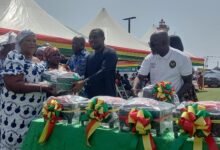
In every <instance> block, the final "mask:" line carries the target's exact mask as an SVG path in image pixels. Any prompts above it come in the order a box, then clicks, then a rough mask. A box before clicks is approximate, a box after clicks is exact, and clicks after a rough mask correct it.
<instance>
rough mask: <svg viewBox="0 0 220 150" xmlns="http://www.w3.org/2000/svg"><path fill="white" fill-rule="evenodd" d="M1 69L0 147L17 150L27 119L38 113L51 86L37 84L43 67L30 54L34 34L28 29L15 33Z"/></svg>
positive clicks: (30, 119)
mask: <svg viewBox="0 0 220 150" xmlns="http://www.w3.org/2000/svg"><path fill="white" fill-rule="evenodd" d="M16 40H17V43H16V48H15V50H13V51H11V52H10V53H9V54H8V56H7V58H6V60H5V62H4V70H3V72H2V74H3V77H4V83H5V86H4V87H3V93H2V94H1V96H2V110H1V114H2V125H1V143H0V149H1V150H19V149H20V147H21V143H22V140H23V137H24V136H25V133H26V132H27V130H28V127H29V125H30V123H31V121H32V120H33V119H35V118H37V117H38V116H39V114H40V112H41V108H42V104H43V101H44V100H45V99H46V92H48V93H51V92H52V91H53V88H52V87H50V86H48V85H45V84H42V83H39V82H40V79H41V74H42V73H43V71H44V69H45V68H44V66H43V65H42V64H41V63H39V62H40V61H39V60H38V59H37V58H35V57H33V54H34V52H35V50H36V36H35V34H34V33H33V32H31V31H30V30H24V31H21V32H20V33H19V34H18V35H17V38H16Z"/></svg>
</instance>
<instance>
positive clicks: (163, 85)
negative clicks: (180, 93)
mask: <svg viewBox="0 0 220 150" xmlns="http://www.w3.org/2000/svg"><path fill="white" fill-rule="evenodd" d="M174 93H175V90H174V89H173V88H172V86H171V82H166V81H162V82H159V83H157V84H156V85H155V86H154V88H153V90H152V94H153V96H154V97H155V99H157V100H160V101H168V102H172V100H173V95H174Z"/></svg>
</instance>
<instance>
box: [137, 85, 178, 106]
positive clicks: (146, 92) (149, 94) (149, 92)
mask: <svg viewBox="0 0 220 150" xmlns="http://www.w3.org/2000/svg"><path fill="white" fill-rule="evenodd" d="M153 89H154V85H148V86H146V87H144V88H143V91H142V94H141V95H139V96H140V97H145V98H151V99H155V97H154V96H153V92H152V90H153ZM171 97H172V99H171V103H172V104H175V105H179V103H180V101H179V97H178V96H177V94H175V93H174V94H173V95H172V96H171ZM155 100H157V99H155Z"/></svg>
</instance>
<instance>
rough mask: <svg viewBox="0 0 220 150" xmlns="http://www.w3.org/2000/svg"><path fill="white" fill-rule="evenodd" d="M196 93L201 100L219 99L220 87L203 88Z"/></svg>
mask: <svg viewBox="0 0 220 150" xmlns="http://www.w3.org/2000/svg"><path fill="white" fill-rule="evenodd" d="M196 94H197V96H198V99H199V100H200V101H201V100H217V101H220V88H205V89H204V90H203V91H199V92H197V93H196Z"/></svg>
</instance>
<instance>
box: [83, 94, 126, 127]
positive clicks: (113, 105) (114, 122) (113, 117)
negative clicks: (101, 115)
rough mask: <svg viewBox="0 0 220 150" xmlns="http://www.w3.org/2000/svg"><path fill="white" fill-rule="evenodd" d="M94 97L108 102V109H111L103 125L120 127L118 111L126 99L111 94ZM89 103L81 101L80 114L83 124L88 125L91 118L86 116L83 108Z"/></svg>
mask: <svg viewBox="0 0 220 150" xmlns="http://www.w3.org/2000/svg"><path fill="white" fill-rule="evenodd" d="M92 99H101V100H103V101H104V102H105V103H106V104H108V109H109V110H111V111H112V112H111V114H110V115H109V117H108V118H106V119H104V120H103V121H102V123H101V125H102V126H104V127H106V128H114V127H118V114H117V113H116V112H117V110H118V109H119V107H120V106H122V105H123V104H125V102H126V100H124V99H122V98H120V97H111V96H97V97H94V98H92ZM92 99H91V100H92ZM87 105H88V103H81V104H80V108H81V110H82V112H81V115H80V118H81V119H80V120H82V121H81V124H82V125H86V124H87V123H88V121H89V118H88V117H86V116H85V113H84V112H83V110H85V108H86V107H87Z"/></svg>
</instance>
